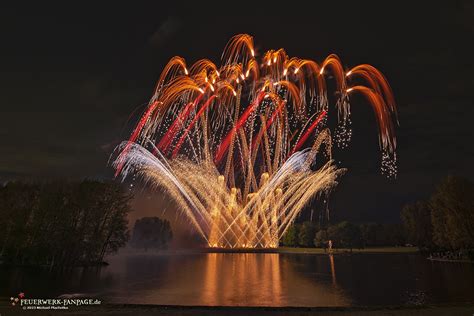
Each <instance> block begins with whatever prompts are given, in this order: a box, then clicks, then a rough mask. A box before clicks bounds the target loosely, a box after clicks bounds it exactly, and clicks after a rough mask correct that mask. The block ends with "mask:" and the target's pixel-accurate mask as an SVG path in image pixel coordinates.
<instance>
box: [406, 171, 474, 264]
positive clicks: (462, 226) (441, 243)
mask: <svg viewBox="0 0 474 316" xmlns="http://www.w3.org/2000/svg"><path fill="white" fill-rule="evenodd" d="M401 217H402V221H403V223H404V225H405V228H406V230H407V232H408V239H409V241H410V242H411V243H413V244H414V245H417V246H418V247H419V248H420V249H422V250H426V251H430V252H433V251H459V250H462V251H465V252H466V253H467V254H468V255H469V257H471V258H474V184H473V183H472V182H471V181H469V180H468V179H465V178H462V177H455V176H448V177H447V178H445V179H444V180H443V181H442V182H441V183H440V184H439V185H438V187H437V188H436V189H435V191H434V192H433V194H432V195H431V196H430V198H429V199H427V200H424V201H418V202H416V203H413V204H409V205H406V206H405V207H404V208H403V210H402V212H401Z"/></svg>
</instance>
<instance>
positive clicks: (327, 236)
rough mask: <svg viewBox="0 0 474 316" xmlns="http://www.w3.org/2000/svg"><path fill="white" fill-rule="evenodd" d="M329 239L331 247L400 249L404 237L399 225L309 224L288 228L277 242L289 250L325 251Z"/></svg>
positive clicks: (403, 231) (405, 239) (344, 222)
mask: <svg viewBox="0 0 474 316" xmlns="http://www.w3.org/2000/svg"><path fill="white" fill-rule="evenodd" d="M329 240H331V242H332V246H333V248H349V249H353V248H358V249H361V248H365V247H382V246H404V245H405V244H406V241H407V238H406V233H405V230H404V229H403V227H402V225H401V224H376V223H362V224H355V223H351V222H348V221H343V222H340V223H337V224H333V225H329V226H327V227H321V228H320V227H319V225H317V224H314V223H312V222H309V221H308V222H304V223H301V224H293V225H291V226H290V227H289V228H288V230H287V232H286V233H285V235H284V236H283V238H282V240H281V243H282V245H284V246H289V247H318V248H326V247H327V245H328V242H329Z"/></svg>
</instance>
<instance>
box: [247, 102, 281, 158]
mask: <svg viewBox="0 0 474 316" xmlns="http://www.w3.org/2000/svg"><path fill="white" fill-rule="evenodd" d="M285 104H286V101H282V102H280V104H279V105H278V107H277V109H276V110H275V111H274V112H273V113H272V116H270V118H269V119H268V120H267V123H266V124H265V129H262V130H260V132H259V133H258V135H257V137H256V138H254V140H253V143H252V150H254V149H255V147H256V146H257V144H258V141H259V140H260V139H261V138H262V136H263V133H264V132H265V131H266V130H267V129H268V128H269V127H270V126H271V125H272V124H273V121H274V120H275V118H276V116H277V115H278V114H279V113H280V112H281V109H282V108H283V107H284V106H285Z"/></svg>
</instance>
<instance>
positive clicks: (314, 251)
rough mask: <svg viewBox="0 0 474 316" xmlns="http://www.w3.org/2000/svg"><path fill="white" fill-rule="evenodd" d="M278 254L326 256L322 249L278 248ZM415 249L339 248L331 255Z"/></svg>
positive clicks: (406, 251)
mask: <svg viewBox="0 0 474 316" xmlns="http://www.w3.org/2000/svg"><path fill="white" fill-rule="evenodd" d="M276 250H277V252H278V253H301V254H328V252H327V251H325V250H324V249H323V248H296V247H279V248H278V249H276ZM417 252H418V248H417V247H368V248H363V249H355V248H354V249H352V251H351V249H347V248H340V249H333V250H332V253H333V254H347V253H368V254H376V253H384V254H388V253H403V254H407V253H417Z"/></svg>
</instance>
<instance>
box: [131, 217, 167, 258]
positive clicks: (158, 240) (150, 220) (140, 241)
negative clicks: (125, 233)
mask: <svg viewBox="0 0 474 316" xmlns="http://www.w3.org/2000/svg"><path fill="white" fill-rule="evenodd" d="M172 239H173V231H172V230H171V225H170V222H169V221H168V220H166V219H161V218H159V217H156V216H155V217H142V218H140V219H137V220H136V221H135V225H134V226H133V234H132V239H131V240H130V244H131V246H132V247H133V248H139V249H143V250H145V251H147V250H148V249H153V250H157V249H166V248H168V243H169V242H170V241H171V240H172Z"/></svg>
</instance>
